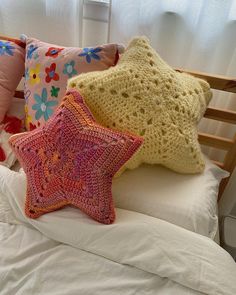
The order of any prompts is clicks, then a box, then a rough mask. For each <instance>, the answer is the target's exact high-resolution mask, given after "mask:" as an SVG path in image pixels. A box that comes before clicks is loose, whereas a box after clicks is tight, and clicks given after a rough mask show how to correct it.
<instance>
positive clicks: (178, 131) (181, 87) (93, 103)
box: [68, 37, 212, 173]
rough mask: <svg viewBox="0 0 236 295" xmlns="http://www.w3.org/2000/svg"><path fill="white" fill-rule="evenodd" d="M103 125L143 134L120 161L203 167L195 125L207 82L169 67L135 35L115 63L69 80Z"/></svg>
mask: <svg viewBox="0 0 236 295" xmlns="http://www.w3.org/2000/svg"><path fill="white" fill-rule="evenodd" d="M68 87H69V88H76V89H78V90H79V92H80V93H81V95H82V96H83V98H84V99H85V102H86V104H87V105H88V107H89V108H90V110H91V111H92V113H93V115H94V116H95V118H96V119H97V121H98V122H99V123H101V124H102V125H103V126H107V127H111V128H113V129H117V130H120V131H129V132H132V133H134V134H138V135H141V136H143V138H144V144H143V145H142V147H141V148H140V149H139V151H138V152H137V153H136V154H135V155H134V157H132V159H131V160H130V161H128V162H127V164H126V165H125V167H126V168H129V169H133V168H135V167H137V166H139V165H140V164H141V163H142V162H145V163H149V164H162V165H164V166H166V167H168V168H170V169H172V170H174V171H176V172H180V173H198V172H202V171H203V169H204V166H205V162H204V158H203V155H202V153H201V149H200V146H199V143H198V133H197V124H198V122H199V121H200V119H201V118H202V116H203V114H204V112H205V110H206V107H207V105H208V103H209V101H210V99H211V96H212V93H211V91H210V87H209V85H208V83H207V82H205V81H203V80H200V79H197V78H195V77H192V76H190V75H187V74H183V73H178V72H176V71H174V70H173V69H172V68H171V67H170V66H169V65H168V64H166V63H165V62H164V61H163V60H162V59H161V58H160V56H159V55H158V54H157V53H156V51H155V50H154V49H153V48H152V47H151V46H150V44H149V41H148V39H147V38H144V37H141V38H135V39H133V40H132V41H131V43H130V44H129V46H128V48H127V50H126V51H125V53H124V54H123V55H122V56H121V58H120V60H119V62H118V64H117V65H116V66H115V67H113V68H110V69H108V70H105V71H103V72H93V73H87V74H82V75H80V76H78V77H74V78H72V79H70V80H69V84H68Z"/></svg>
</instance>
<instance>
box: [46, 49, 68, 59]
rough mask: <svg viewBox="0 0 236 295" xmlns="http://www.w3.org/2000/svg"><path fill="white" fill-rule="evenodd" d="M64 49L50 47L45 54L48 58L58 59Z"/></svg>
mask: <svg viewBox="0 0 236 295" xmlns="http://www.w3.org/2000/svg"><path fill="white" fill-rule="evenodd" d="M63 49H64V48H57V47H49V48H48V51H47V52H46V53H45V55H46V56H50V57H53V58H56V57H57V56H58V54H59V53H60V52H61V51H62V50H63Z"/></svg>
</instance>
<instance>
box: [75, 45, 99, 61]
mask: <svg viewBox="0 0 236 295" xmlns="http://www.w3.org/2000/svg"><path fill="white" fill-rule="evenodd" d="M101 50H102V48H100V47H97V48H84V49H83V52H82V53H80V54H79V56H85V57H86V61H87V63H91V60H92V59H96V60H100V56H99V55H97V54H96V53H98V52H100V51H101Z"/></svg>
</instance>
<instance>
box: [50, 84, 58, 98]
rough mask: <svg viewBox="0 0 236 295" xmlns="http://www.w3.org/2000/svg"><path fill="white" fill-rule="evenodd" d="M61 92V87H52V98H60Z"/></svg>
mask: <svg viewBox="0 0 236 295" xmlns="http://www.w3.org/2000/svg"><path fill="white" fill-rule="evenodd" d="M59 91H60V88H59V87H58V88H57V87H54V86H52V88H51V96H52V97H58V93H59Z"/></svg>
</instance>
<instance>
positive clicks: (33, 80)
mask: <svg viewBox="0 0 236 295" xmlns="http://www.w3.org/2000/svg"><path fill="white" fill-rule="evenodd" d="M39 73H40V64H37V65H36V66H35V68H32V69H30V70H29V82H30V84H31V85H35V84H38V83H40V77H39Z"/></svg>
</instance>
